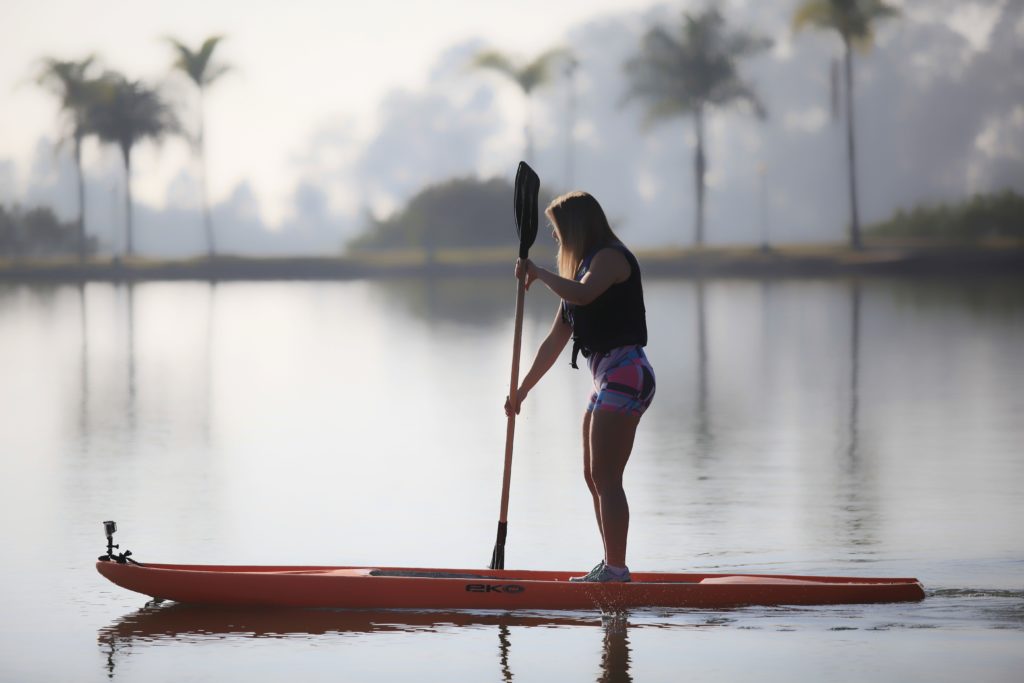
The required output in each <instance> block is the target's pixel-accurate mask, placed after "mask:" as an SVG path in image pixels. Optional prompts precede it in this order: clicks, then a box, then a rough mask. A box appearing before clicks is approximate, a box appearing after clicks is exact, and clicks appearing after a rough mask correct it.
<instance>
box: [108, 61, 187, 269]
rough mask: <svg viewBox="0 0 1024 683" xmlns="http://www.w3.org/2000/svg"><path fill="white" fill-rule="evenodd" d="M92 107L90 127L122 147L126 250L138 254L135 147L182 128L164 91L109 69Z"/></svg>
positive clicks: (109, 141) (110, 141) (131, 253)
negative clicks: (134, 223)
mask: <svg viewBox="0 0 1024 683" xmlns="http://www.w3.org/2000/svg"><path fill="white" fill-rule="evenodd" d="M98 87H99V94H98V97H97V99H96V101H95V102H94V104H93V106H92V107H90V109H89V117H88V127H89V130H90V131H92V132H94V133H95V134H96V136H97V137H99V139H100V140H101V141H103V142H107V143H111V144H116V145H117V146H118V148H119V149H120V150H121V158H122V159H123V161H124V173H125V211H126V216H125V245H126V246H125V254H126V255H127V256H129V257H131V256H132V255H133V254H134V244H133V226H132V148H133V147H134V146H135V144H136V143H137V142H139V141H140V140H144V139H147V138H148V139H154V140H159V139H161V138H162V137H164V136H165V135H167V134H168V133H172V132H176V131H177V130H178V122H177V119H176V117H175V115H174V112H173V111H172V110H171V108H170V106H169V105H168V104H167V103H166V102H165V101H164V100H163V98H162V97H161V96H160V94H159V93H158V92H157V91H156V90H154V89H151V88H149V87H148V86H146V85H145V84H143V83H142V82H141V81H133V80H129V79H127V78H125V77H124V76H122V75H121V74H119V73H115V72H107V73H106V74H104V76H103V77H102V78H101V79H100V81H99V83H98Z"/></svg>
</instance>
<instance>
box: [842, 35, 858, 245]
mask: <svg viewBox="0 0 1024 683" xmlns="http://www.w3.org/2000/svg"><path fill="white" fill-rule="evenodd" d="M843 44H844V47H845V50H846V54H845V62H846V64H845V67H846V155H847V162H848V173H849V179H850V246H851V247H853V248H854V249H861V248H862V244H861V239H860V216H859V214H858V211H857V146H856V144H855V138H854V132H853V48H852V46H851V45H850V41H849V40H848V39H844V40H843Z"/></svg>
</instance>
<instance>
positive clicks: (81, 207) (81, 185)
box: [75, 135, 85, 263]
mask: <svg viewBox="0 0 1024 683" xmlns="http://www.w3.org/2000/svg"><path fill="white" fill-rule="evenodd" d="M75 170H76V171H78V262H79V263H82V262H84V261H85V181H84V179H83V178H82V138H81V136H79V135H76V136H75Z"/></svg>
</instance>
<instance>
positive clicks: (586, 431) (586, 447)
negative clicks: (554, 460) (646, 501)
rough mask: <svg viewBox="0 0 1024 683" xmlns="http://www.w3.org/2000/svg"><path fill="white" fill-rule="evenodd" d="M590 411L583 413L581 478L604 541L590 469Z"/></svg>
mask: <svg viewBox="0 0 1024 683" xmlns="http://www.w3.org/2000/svg"><path fill="white" fill-rule="evenodd" d="M590 415H591V413H590V411H589V410H588V411H587V412H585V413H583V478H584V479H586V481H587V488H588V489H590V495H591V496H593V498H594V516H595V517H596V518H597V530H598V531H599V532H600V533H601V539H602V541H601V542H602V543H604V529H602V528H601V500H600V498H599V497H598V495H597V484H595V483H594V475H593V474H592V473H591V471H590Z"/></svg>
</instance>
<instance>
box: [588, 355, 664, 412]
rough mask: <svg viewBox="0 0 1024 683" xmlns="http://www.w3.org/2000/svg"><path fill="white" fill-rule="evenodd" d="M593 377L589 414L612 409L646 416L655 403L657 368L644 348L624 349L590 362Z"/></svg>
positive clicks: (600, 356) (595, 358) (589, 359)
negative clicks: (649, 360)
mask: <svg viewBox="0 0 1024 683" xmlns="http://www.w3.org/2000/svg"><path fill="white" fill-rule="evenodd" d="M587 365H588V366H589V367H590V373H591V374H592V375H593V376H594V393H592V394H591V395H590V404H589V405H587V412H593V411H595V410H609V411H611V412H613V413H621V414H624V415H636V416H637V417H639V416H641V415H643V414H644V411H645V410H647V408H648V407H649V406H650V405H651V401H653V400H654V388H655V386H654V368H652V367H651V364H650V362H648V360H647V356H646V355H644V350H643V347H641V346H621V347H619V348H617V349H612V350H611V351H609V352H608V353H605V354H602V353H593V354H591V355H590V358H588V359H587Z"/></svg>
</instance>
